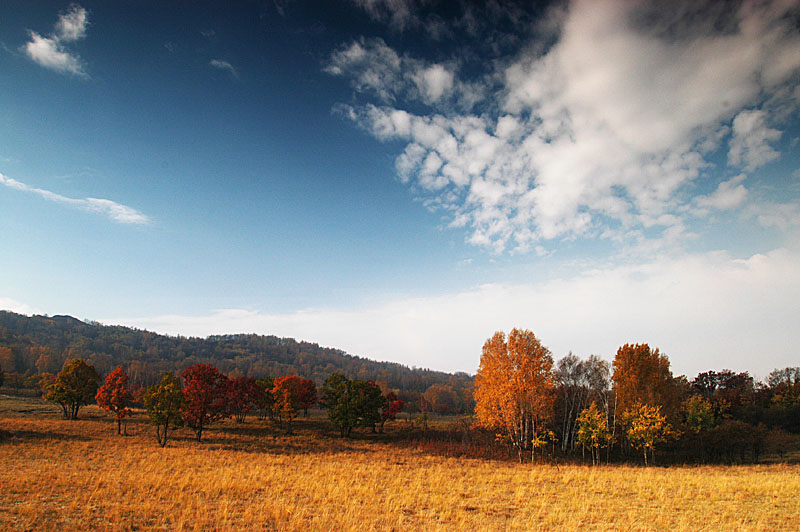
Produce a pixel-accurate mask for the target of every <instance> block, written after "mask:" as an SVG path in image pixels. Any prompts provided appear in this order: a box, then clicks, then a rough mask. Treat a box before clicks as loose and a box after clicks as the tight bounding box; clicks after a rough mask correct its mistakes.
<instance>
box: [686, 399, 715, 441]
mask: <svg viewBox="0 0 800 532" xmlns="http://www.w3.org/2000/svg"><path fill="white" fill-rule="evenodd" d="M683 409H684V411H685V412H686V425H687V426H688V427H689V429H690V430H691V431H692V432H694V433H695V434H700V433H701V432H702V431H704V430H708V429H710V428H712V427H713V426H714V405H712V404H711V401H709V400H708V399H706V398H704V397H703V396H701V395H693V396H691V397H690V398H689V399H687V400H686V401H685V402H684V404H683Z"/></svg>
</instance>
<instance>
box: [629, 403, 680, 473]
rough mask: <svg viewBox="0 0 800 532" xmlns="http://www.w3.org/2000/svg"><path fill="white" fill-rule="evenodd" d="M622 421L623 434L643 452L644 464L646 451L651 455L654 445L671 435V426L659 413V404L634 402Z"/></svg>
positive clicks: (645, 462)
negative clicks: (623, 425) (623, 426)
mask: <svg viewBox="0 0 800 532" xmlns="http://www.w3.org/2000/svg"><path fill="white" fill-rule="evenodd" d="M622 421H623V423H624V424H625V427H626V428H625V434H626V436H627V437H628V441H629V442H630V443H631V445H633V447H634V448H636V449H638V450H640V451H642V453H643V454H644V465H645V466H647V453H648V451H649V452H650V456H651V457H652V456H653V453H654V451H655V447H656V445H658V444H660V443H663V442H665V441H667V440H668V439H669V438H670V437H671V436H672V428H671V427H670V425H669V423H667V418H666V417H665V416H664V415H663V414H662V413H661V407H660V406H653V405H648V404H642V403H637V404H634V405H632V406H631V407H630V408H629V409H628V410H626V411H625V414H624V415H623V418H622Z"/></svg>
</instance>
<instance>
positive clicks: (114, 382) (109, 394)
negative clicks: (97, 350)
mask: <svg viewBox="0 0 800 532" xmlns="http://www.w3.org/2000/svg"><path fill="white" fill-rule="evenodd" d="M128 380H129V377H128V374H127V373H125V370H124V369H122V366H120V367H118V368H117V369H115V370H114V371H112V372H111V373H110V374H109V375H108V377H106V380H105V382H104V383H103V385H102V386H101V387H100V389H99V390H97V394H96V395H95V396H94V398H95V401H97V406H99V407H100V408H102V409H104V410H108V411H109V412H113V413H114V415H115V416H116V418H117V434H122V420H123V419H124V418H125V417H126V416H129V415H131V414H132V413H133V411H132V410H131V409H130V408H128V406H129V405H130V404H131V402H132V401H133V394H132V393H131V391H130V389H129V388H128ZM125 433H126V434H127V425H126V431H125Z"/></svg>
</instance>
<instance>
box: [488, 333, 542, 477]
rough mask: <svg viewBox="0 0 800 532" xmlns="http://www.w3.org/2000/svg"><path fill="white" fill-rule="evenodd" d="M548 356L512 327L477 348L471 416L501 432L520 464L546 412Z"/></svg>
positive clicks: (530, 337) (532, 339)
mask: <svg viewBox="0 0 800 532" xmlns="http://www.w3.org/2000/svg"><path fill="white" fill-rule="evenodd" d="M552 369H553V357H551V356H550V350H549V349H547V348H546V347H545V346H543V345H542V344H541V342H540V341H539V340H538V339H537V338H536V336H535V335H534V334H533V332H531V331H529V330H520V329H513V330H512V331H511V332H510V333H509V335H508V341H506V336H505V334H504V333H503V332H496V333H495V334H494V336H492V337H491V338H489V339H488V340H486V343H484V344H483V353H482V354H481V365H480V368H478V374H477V375H476V377H475V415H476V416H477V417H478V420H479V421H480V422H481V424H483V425H484V426H487V427H492V428H496V429H499V430H502V431H504V432H505V433H506V434H507V436H508V438H509V439H510V440H511V444H512V445H513V446H514V447H515V448H516V449H517V453H518V454H519V460H520V462H523V461H524V460H525V456H526V452H527V451H531V453H532V452H533V450H534V448H533V445H532V443H533V442H534V441H538V440H539V438H538V433H537V431H539V430H540V429H541V428H542V427H541V425H542V424H543V422H544V421H546V420H547V418H548V417H549V416H550V414H551V410H552V402H553V394H552V391H553V379H552Z"/></svg>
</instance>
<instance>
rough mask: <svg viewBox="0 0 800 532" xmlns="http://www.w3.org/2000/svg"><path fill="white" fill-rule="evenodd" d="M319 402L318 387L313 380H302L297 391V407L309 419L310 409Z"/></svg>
mask: <svg viewBox="0 0 800 532" xmlns="http://www.w3.org/2000/svg"><path fill="white" fill-rule="evenodd" d="M316 402H317V385H316V384H314V381H312V380H311V379H300V383H299V384H298V390H297V407H298V408H299V409H300V410H302V411H303V415H304V416H306V417H308V409H309V408H311V407H312V406H314V403H316Z"/></svg>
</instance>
